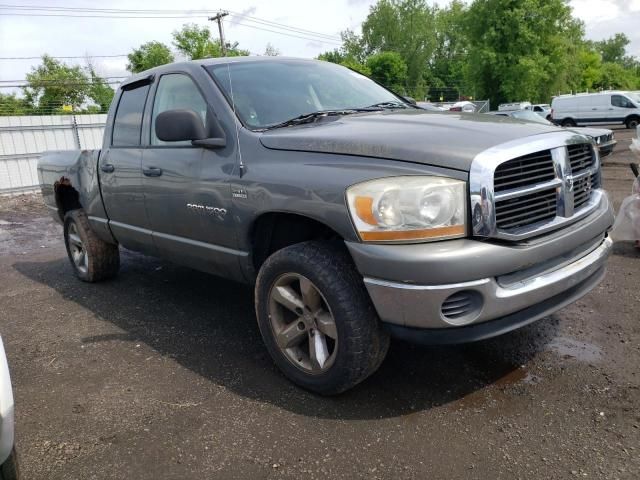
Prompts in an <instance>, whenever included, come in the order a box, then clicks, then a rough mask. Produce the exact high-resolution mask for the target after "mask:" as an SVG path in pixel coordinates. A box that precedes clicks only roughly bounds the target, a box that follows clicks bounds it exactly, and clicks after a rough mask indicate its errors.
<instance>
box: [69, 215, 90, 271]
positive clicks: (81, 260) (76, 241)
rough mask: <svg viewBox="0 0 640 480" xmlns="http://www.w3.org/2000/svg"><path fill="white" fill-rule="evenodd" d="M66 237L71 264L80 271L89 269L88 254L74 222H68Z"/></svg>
mask: <svg viewBox="0 0 640 480" xmlns="http://www.w3.org/2000/svg"><path fill="white" fill-rule="evenodd" d="M68 238H69V252H70V253H71V258H72V260H73V264H74V265H75V266H76V268H77V269H78V270H79V271H80V272H82V273H87V271H88V270H89V255H88V254H87V250H86V249H85V248H84V244H83V243H82V239H81V238H80V235H79V234H78V227H77V226H76V224H75V222H71V223H70V224H69V232H68Z"/></svg>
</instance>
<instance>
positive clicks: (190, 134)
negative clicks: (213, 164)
mask: <svg viewBox="0 0 640 480" xmlns="http://www.w3.org/2000/svg"><path fill="white" fill-rule="evenodd" d="M212 119H213V120H212V123H213V125H212V127H213V128H212V130H214V131H215V132H216V134H217V136H216V137H214V138H212V137H211V136H210V135H209V134H208V132H207V130H206V128H205V126H204V123H203V122H202V119H201V118H200V115H198V114H197V113H196V112H194V111H193V110H188V109H176V110H167V111H165V112H162V113H160V114H159V115H158V116H157V117H156V125H155V130H156V136H157V137H158V138H159V139H160V140H162V141H163V142H184V141H187V140H191V142H192V143H193V145H196V146H199V147H204V148H221V147H224V146H226V144H227V142H226V140H225V137H224V131H223V130H222V127H221V126H220V123H219V122H218V120H217V119H216V118H215V117H212Z"/></svg>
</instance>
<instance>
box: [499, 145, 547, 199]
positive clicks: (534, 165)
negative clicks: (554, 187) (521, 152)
mask: <svg viewBox="0 0 640 480" xmlns="http://www.w3.org/2000/svg"><path fill="white" fill-rule="evenodd" d="M554 177H555V168H554V165H553V160H552V158H551V151H550V150H545V151H543V152H536V153H533V154H530V155H525V156H523V157H519V158H516V159H514V160H509V161H508V162H505V163H503V164H501V165H499V166H498V168H496V171H495V173H494V178H493V186H494V191H495V192H502V191H505V190H511V189H514V188H519V187H524V186H528V185H531V184H534V183H542V182H545V181H548V180H552V179H553V178H554Z"/></svg>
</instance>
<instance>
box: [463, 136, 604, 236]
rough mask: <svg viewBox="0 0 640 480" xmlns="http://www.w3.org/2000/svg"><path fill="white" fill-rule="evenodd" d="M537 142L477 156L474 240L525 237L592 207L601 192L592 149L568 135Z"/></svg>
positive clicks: (472, 174)
mask: <svg viewBox="0 0 640 480" xmlns="http://www.w3.org/2000/svg"><path fill="white" fill-rule="evenodd" d="M541 137H543V138H535V137H534V138H530V139H523V140H521V141H519V142H515V145H514V146H512V147H510V148H509V147H507V148H500V147H496V148H494V149H490V150H487V151H485V152H483V153H482V154H480V155H478V156H477V157H476V159H475V160H474V162H473V163H472V166H471V172H470V174H469V183H470V189H471V204H472V205H471V208H472V216H473V217H472V223H473V232H474V235H476V236H484V237H496V238H503V239H507V240H518V239H522V238H528V237H531V236H535V235H539V234H541V233H544V232H546V231H549V230H553V229H555V228H559V227H560V226H562V225H564V224H566V223H569V222H572V221H575V220H577V219H578V218H580V217H582V216H584V215H586V214H587V213H588V212H589V211H591V210H592V209H593V208H595V205H596V204H597V203H598V202H599V199H600V197H601V196H602V191H601V190H600V172H599V170H600V162H599V158H598V154H597V151H596V150H595V149H594V147H593V146H592V144H591V143H587V142H588V141H587V139H586V138H585V137H582V136H580V135H576V134H572V133H569V132H566V133H564V132H562V133H561V132H557V133H553V134H549V135H548V136H547V135H545V136H541ZM527 140H528V142H529V143H527ZM512 143H514V142H512ZM507 145H509V144H507Z"/></svg>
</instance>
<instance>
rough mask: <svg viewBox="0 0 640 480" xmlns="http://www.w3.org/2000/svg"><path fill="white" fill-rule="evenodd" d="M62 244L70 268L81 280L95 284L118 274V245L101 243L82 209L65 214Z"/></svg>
mask: <svg viewBox="0 0 640 480" xmlns="http://www.w3.org/2000/svg"><path fill="white" fill-rule="evenodd" d="M64 243H65V245H66V247H67V254H68V255H69V260H70V261H71V266H72V267H73V270H74V272H75V273H76V275H77V277H78V278H79V279H80V280H83V281H85V282H98V281H100V280H104V279H107V278H111V277H115V276H116V274H117V273H118V269H119V268H120V253H119V251H118V246H117V245H113V244H111V243H107V242H105V241H103V240H102V239H100V238H99V237H98V236H97V235H96V234H95V232H94V231H93V230H92V229H91V226H90V225H89V219H88V218H87V214H86V213H84V210H80V209H78V210H71V211H70V212H67V214H66V215H65V217H64Z"/></svg>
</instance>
